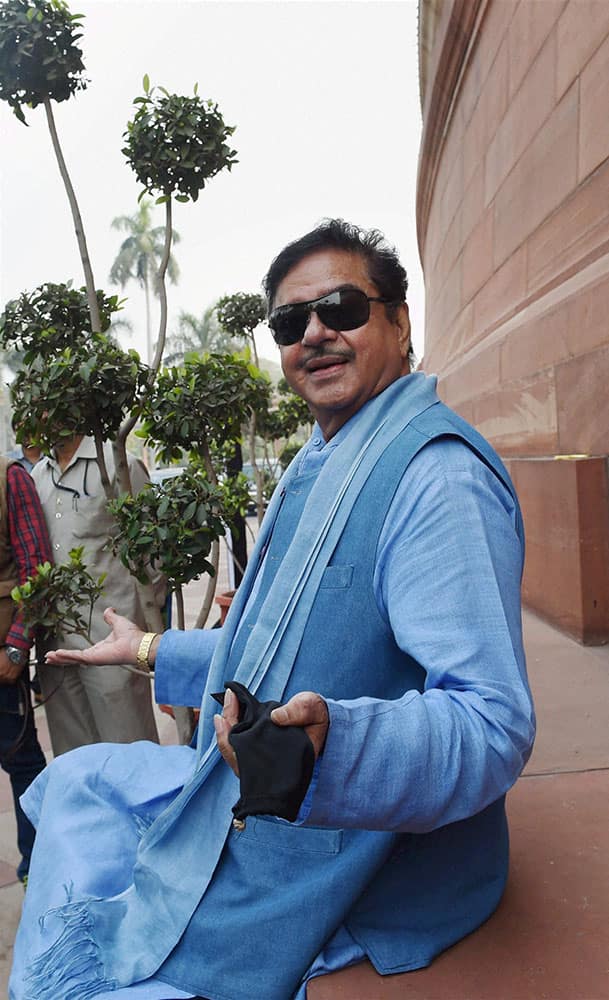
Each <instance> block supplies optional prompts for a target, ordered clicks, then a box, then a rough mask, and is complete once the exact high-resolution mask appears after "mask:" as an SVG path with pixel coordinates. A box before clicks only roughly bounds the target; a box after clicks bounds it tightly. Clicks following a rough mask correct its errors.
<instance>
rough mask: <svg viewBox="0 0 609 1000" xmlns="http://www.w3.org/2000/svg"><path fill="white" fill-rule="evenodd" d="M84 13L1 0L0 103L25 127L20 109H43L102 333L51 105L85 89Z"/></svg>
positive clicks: (56, 3) (94, 326) (60, 5)
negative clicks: (38, 107) (81, 43)
mask: <svg viewBox="0 0 609 1000" xmlns="http://www.w3.org/2000/svg"><path fill="white" fill-rule="evenodd" d="M81 20H82V14H70V11H69V9H68V6H67V4H65V3H64V2H63V0H4V2H3V3H2V5H1V6H0V100H3V101H7V103H8V104H9V106H10V107H11V108H12V109H13V112H14V113H15V115H16V117H17V118H18V119H19V121H20V122H23V124H24V125H26V124H27V122H26V120H25V115H24V112H23V108H24V106H25V107H28V106H29V107H30V108H36V107H37V106H38V105H39V104H42V105H43V106H44V110H45V113H46V118H47V125H48V128H49V132H50V135H51V142H52V144H53V150H54V152H55V156H56V159H57V164H58V166H59V172H60V174H61V178H62V180H63V183H64V187H65V189H66V194H67V196H68V201H69V204H70V211H71V213H72V220H73V222H74V231H75V233H76V239H77V242H78V249H79V253H80V259H81V262H82V266H83V272H84V276H85V287H86V289H87V301H88V305H89V312H90V317H91V330H92V332H94V333H99V332H101V323H100V317H99V312H98V308H97V297H96V291H95V280H94V278H93V269H92V267H91V262H90V260H89V251H88V248H87V241H86V238H85V231H84V227H83V224H82V218H81V215H80V210H79V207H78V202H77V201H76V195H75V193H74V188H73V186H72V182H71V180H70V175H69V173H68V169H67V166H66V162H65V159H64V156H63V152H62V149H61V145H60V143H59V137H58V134H57V129H56V126H55V118H54V115H53V107H52V101H57V102H60V101H67V100H68V99H69V98H70V97H71V96H72V94H75V93H76V92H77V91H78V90H84V89H85V88H86V86H87V81H86V79H85V78H84V76H83V73H84V69H85V67H84V64H83V61H82V49H81V48H79V46H78V45H77V44H76V42H77V41H78V39H79V38H80V37H81V35H80V33H79V29H80V27H81Z"/></svg>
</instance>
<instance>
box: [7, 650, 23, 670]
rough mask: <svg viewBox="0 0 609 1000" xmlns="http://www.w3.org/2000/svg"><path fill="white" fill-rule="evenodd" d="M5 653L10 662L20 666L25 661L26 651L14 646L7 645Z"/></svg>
mask: <svg viewBox="0 0 609 1000" xmlns="http://www.w3.org/2000/svg"><path fill="white" fill-rule="evenodd" d="M6 655H7V656H8V658H9V660H10V661H11V663H14V664H15V666H20V665H21V664H22V663H25V660H26V657H27V653H26V652H25V650H24V649H17V647H16V646H7V647H6Z"/></svg>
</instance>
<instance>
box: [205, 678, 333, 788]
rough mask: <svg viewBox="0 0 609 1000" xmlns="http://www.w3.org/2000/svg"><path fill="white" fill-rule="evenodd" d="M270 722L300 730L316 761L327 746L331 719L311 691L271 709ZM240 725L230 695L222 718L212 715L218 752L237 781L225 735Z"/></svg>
mask: <svg viewBox="0 0 609 1000" xmlns="http://www.w3.org/2000/svg"><path fill="white" fill-rule="evenodd" d="M271 719H272V721H273V722H274V723H275V725H277V726H301V727H302V728H303V729H304V730H305V732H306V733H307V736H308V737H309V739H310V740H311V743H312V744H313V749H314V751H315V757H316V758H317V757H319V755H320V753H321V752H322V750H323V748H324V744H325V742H326V736H327V735H328V727H329V725H330V717H329V715H328V706H327V705H326V703H325V701H324V700H323V698H322V697H321V695H319V694H315V692H314V691H301V692H299V694H295V695H294V697H293V698H290V700H289V701H287V702H286V703H285V705H280V706H279V708H274V709H273V711H272V712H271ZM238 721H239V701H238V699H237V696H236V694H234V692H233V691H230V690H227V691H226V692H225V694H224V707H223V709H222V715H214V726H215V727H216V739H217V741H218V749H219V751H220V753H221V754H222V756H223V757H224V760H225V761H226V763H227V764H228V766H229V767H231V768H232V769H233V771H234V772H235V774H236V775H237V777H239V768H238V766H237V755H236V754H235V751H234V750H233V748H232V746H231V745H230V743H229V742H228V735H229V733H230V731H231V729H232V728H233V726H235V725H236V724H237V722H238Z"/></svg>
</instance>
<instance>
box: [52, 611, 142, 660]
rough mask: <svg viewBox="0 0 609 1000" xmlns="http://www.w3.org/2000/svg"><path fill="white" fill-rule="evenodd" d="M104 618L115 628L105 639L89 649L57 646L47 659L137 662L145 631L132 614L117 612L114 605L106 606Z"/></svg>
mask: <svg viewBox="0 0 609 1000" xmlns="http://www.w3.org/2000/svg"><path fill="white" fill-rule="evenodd" d="M104 621H105V622H106V624H107V625H109V626H110V628H111V629H112V631H111V632H110V635H107V636H106V638H105V639H102V640H101V642H97V643H96V644H95V645H94V646H89V648H88V649H53V650H51V651H49V652H48V653H47V655H46V661H47V663H51V664H53V665H55V666H59V665H60V664H62V663H84V664H85V666H99V665H107V664H112V663H129V664H136V663H137V651H138V649H139V645H140V642H141V640H142V636H143V635H144V632H142V630H141V628H138V626H137V625H134V624H133V622H130V621H129V619H128V618H123V617H122V615H117V613H116V611H115V610H114V608H106V610H105V611H104Z"/></svg>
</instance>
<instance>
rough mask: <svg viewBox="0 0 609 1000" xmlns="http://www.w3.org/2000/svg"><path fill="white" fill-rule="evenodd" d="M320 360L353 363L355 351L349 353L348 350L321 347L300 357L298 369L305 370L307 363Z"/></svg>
mask: <svg viewBox="0 0 609 1000" xmlns="http://www.w3.org/2000/svg"><path fill="white" fill-rule="evenodd" d="M321 358H344V359H345V360H346V361H353V359H354V358H355V351H351V350H349V349H348V348H347V349H345V348H337V347H324V346H323V345H322V346H321V347H317V348H312V349H311V350H310V351H308V352H307V354H306V355H304V356H303V357H301V358H300V361H299V362H298V367H299V368H306V366H307V365H308V364H309V362H311V361H319V360H320V359H321Z"/></svg>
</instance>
